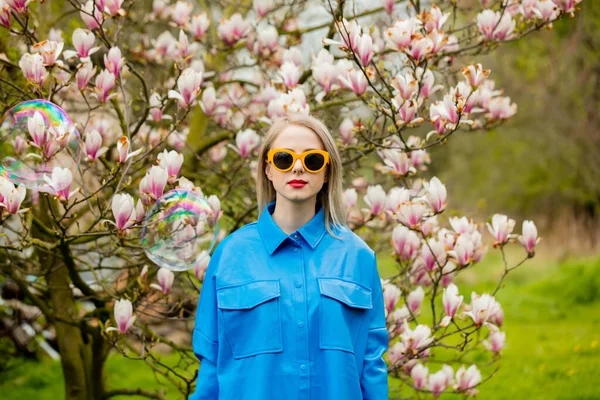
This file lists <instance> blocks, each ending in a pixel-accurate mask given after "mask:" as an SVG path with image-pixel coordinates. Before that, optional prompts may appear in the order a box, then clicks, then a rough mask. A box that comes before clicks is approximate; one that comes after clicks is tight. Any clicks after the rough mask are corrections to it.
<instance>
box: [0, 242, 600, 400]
mask: <svg viewBox="0 0 600 400" xmlns="http://www.w3.org/2000/svg"><path fill="white" fill-rule="evenodd" d="M522 254H523V253H522V251H518V252H515V253H514V254H513V253H509V254H508V255H507V256H508V260H509V266H510V265H514V263H515V262H517V261H518V259H519V257H521V256H522ZM379 260H380V265H379V267H380V271H381V276H382V277H387V276H389V275H390V274H392V273H393V272H394V266H393V264H392V263H391V261H390V259H389V258H386V257H385V256H383V255H382V256H381V258H379ZM502 268H503V267H502V262H501V258H500V256H499V253H498V252H497V251H492V252H491V253H490V254H489V255H488V256H486V258H485V259H484V261H483V262H482V263H480V264H478V265H477V266H475V267H474V268H473V270H472V271H465V274H464V275H462V276H460V277H459V278H458V279H457V280H456V282H457V284H458V286H459V289H460V291H461V294H463V295H464V296H465V301H470V294H471V291H472V290H474V291H476V292H477V293H482V292H483V291H488V292H491V291H492V290H493V289H494V288H495V286H496V283H497V281H498V277H499V276H500V274H501V271H502ZM496 298H497V300H498V301H499V302H500V303H501V304H502V306H503V308H504V313H505V319H504V327H503V328H502V330H504V331H505V332H506V333H507V345H506V348H505V350H504V351H503V357H502V359H501V360H500V362H499V364H496V365H495V366H497V365H500V369H499V371H498V372H497V373H496V375H495V376H494V377H493V378H492V379H491V380H489V381H488V382H486V383H485V384H484V385H482V386H481V388H480V393H479V396H478V397H479V398H480V399H486V400H487V399H528V400H534V399H544V400H550V399H589V400H591V399H600V388H599V387H598V382H599V378H598V376H599V374H600V332H599V330H600V257H593V258H585V259H583V258H579V259H569V260H564V261H562V262H557V261H555V260H552V259H547V258H543V257H541V256H538V257H536V258H534V259H532V260H529V261H528V262H526V263H525V265H523V266H521V267H520V268H519V269H517V270H515V271H513V272H512V273H511V274H510V275H509V276H508V277H507V279H506V280H505V286H504V287H503V288H502V289H501V290H500V291H499V292H498V294H497V296H496ZM427 317H428V314H427V309H424V310H423V315H422V316H421V319H422V321H424V322H427ZM480 357H481V356H480ZM484 357H485V355H484ZM443 358H444V355H443V354H440V355H439V359H443ZM478 361H482V360H481V359H478ZM438 368H439V364H431V365H430V372H435V371H437V369H438ZM455 370H456V368H455ZM107 371H108V377H109V384H110V387H111V388H114V387H143V388H145V389H153V388H157V387H164V385H163V384H159V383H157V382H156V381H155V379H154V377H153V375H152V374H151V373H149V372H148V370H147V368H144V367H142V364H140V363H139V362H136V361H128V360H123V359H122V358H120V357H111V358H109V361H108V363H107ZM484 371H487V370H484ZM490 371H491V369H490ZM485 376H486V374H485V373H484V377H485ZM0 393H2V398H3V399H4V400H13V399H14V400H17V399H19V400H20V399H24V398H36V399H37V400H46V399H47V400H56V399H59V398H64V391H63V388H62V371H61V369H60V366H59V365H58V364H57V363H53V362H50V361H47V362H44V363H32V362H23V363H20V364H19V365H17V366H16V367H15V368H14V369H12V370H10V371H8V372H5V373H3V374H0ZM410 395H411V392H409V391H406V389H405V390H404V391H402V390H401V386H400V384H399V381H397V380H396V379H390V399H399V398H401V397H402V398H406V397H409V396H410ZM135 397H136V396H127V397H121V398H122V399H125V398H128V399H132V398H135ZM452 397H453V398H457V397H456V396H452ZM169 398H172V399H177V398H178V397H177V395H176V393H175V392H174V391H172V390H171V391H169ZM421 398H423V397H421ZM336 400H337V399H336Z"/></svg>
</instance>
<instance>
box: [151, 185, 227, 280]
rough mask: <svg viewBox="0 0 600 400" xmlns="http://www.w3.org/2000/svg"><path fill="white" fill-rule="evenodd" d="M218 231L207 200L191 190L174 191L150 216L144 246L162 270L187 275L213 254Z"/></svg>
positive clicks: (155, 205)
mask: <svg viewBox="0 0 600 400" xmlns="http://www.w3.org/2000/svg"><path fill="white" fill-rule="evenodd" d="M218 229H219V227H218V224H217V223H216V221H215V219H214V217H213V210H212V208H211V207H210V204H209V203H208V201H207V200H206V198H204V197H202V196H200V195H198V194H197V193H195V192H193V191H191V190H187V189H173V190H170V191H168V192H167V193H165V194H164V195H163V196H162V197H161V198H159V199H158V201H157V202H156V203H155V204H154V206H153V207H152V209H151V210H150V211H149V212H148V213H147V215H146V219H145V222H144V229H143V233H142V246H143V247H144V252H145V253H146V255H147V256H148V258H149V259H150V260H151V261H152V262H154V263H155V264H157V265H158V266H160V267H164V268H167V269H170V270H171V271H185V270H188V269H191V268H194V267H195V266H197V265H199V264H200V262H201V261H202V260H203V259H204V258H205V257H206V256H207V255H208V254H210V251H211V250H212V248H213V246H214V244H215V241H216V238H217V233H218Z"/></svg>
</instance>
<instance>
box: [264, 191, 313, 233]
mask: <svg viewBox="0 0 600 400" xmlns="http://www.w3.org/2000/svg"><path fill="white" fill-rule="evenodd" d="M316 201H317V199H316V196H315V197H313V198H310V199H306V201H303V202H292V201H289V200H287V199H284V198H281V197H279V196H278V198H277V200H276V203H275V209H274V210H273V214H272V218H273V221H274V222H275V223H276V224H277V225H278V226H279V228H280V229H281V230H282V231H283V232H285V233H286V234H287V235H290V234H291V233H292V232H295V231H297V230H298V229H300V228H301V227H302V226H304V225H305V224H306V223H308V222H309V221H310V220H311V219H312V218H313V217H314V216H315V214H316V213H315V207H316Z"/></svg>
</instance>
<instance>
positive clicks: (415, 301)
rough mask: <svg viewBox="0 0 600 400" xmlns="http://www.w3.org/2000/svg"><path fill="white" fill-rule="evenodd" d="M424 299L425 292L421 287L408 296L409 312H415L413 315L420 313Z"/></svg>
mask: <svg viewBox="0 0 600 400" xmlns="http://www.w3.org/2000/svg"><path fill="white" fill-rule="evenodd" d="M424 298H425V291H424V290H423V288H422V287H421V286H418V287H417V288H416V289H415V290H413V291H412V292H410V293H409V294H408V297H407V299H406V305H407V306H408V308H409V310H410V311H412V312H413V314H414V313H416V312H417V311H419V308H421V304H422V303H423V299H424Z"/></svg>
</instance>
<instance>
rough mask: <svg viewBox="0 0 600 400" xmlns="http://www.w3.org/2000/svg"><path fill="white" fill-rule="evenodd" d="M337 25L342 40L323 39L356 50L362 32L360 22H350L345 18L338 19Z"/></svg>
mask: <svg viewBox="0 0 600 400" xmlns="http://www.w3.org/2000/svg"><path fill="white" fill-rule="evenodd" d="M335 25H336V29H337V32H338V33H339V35H340V36H341V38H342V42H341V43H340V42H335V41H330V40H326V39H323V42H324V44H338V45H340V47H341V48H346V49H347V48H350V49H352V50H353V51H354V52H356V51H357V48H358V46H357V45H358V38H359V36H360V34H361V32H362V28H361V27H360V25H359V24H358V22H356V20H352V21H350V22H348V20H346V18H344V19H342V21H336V22H335Z"/></svg>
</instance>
